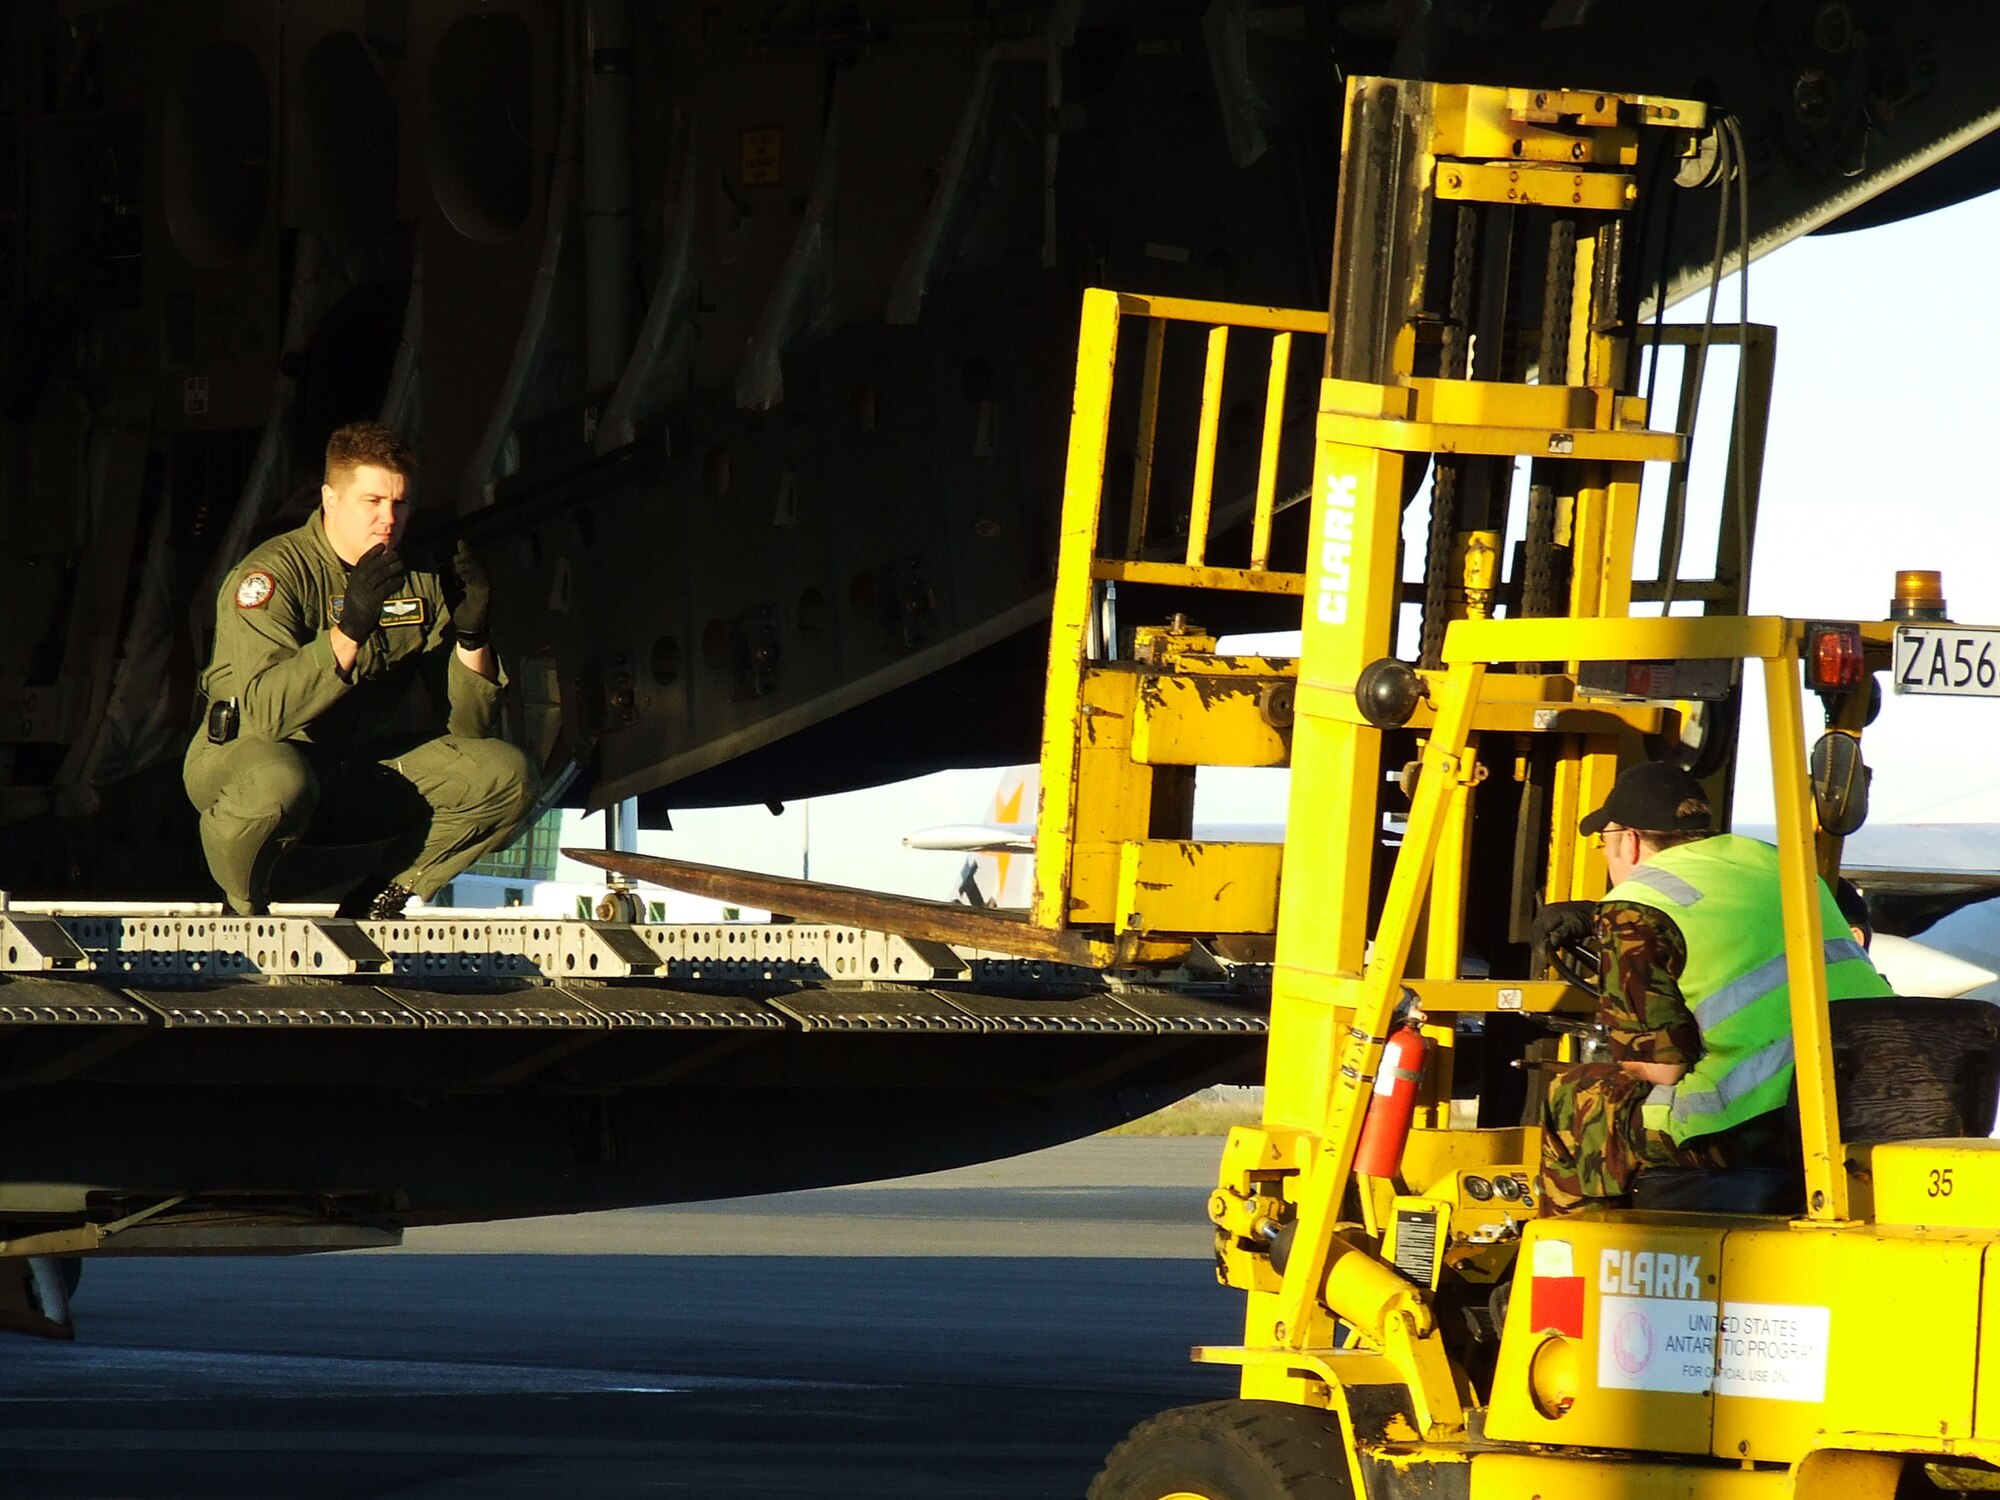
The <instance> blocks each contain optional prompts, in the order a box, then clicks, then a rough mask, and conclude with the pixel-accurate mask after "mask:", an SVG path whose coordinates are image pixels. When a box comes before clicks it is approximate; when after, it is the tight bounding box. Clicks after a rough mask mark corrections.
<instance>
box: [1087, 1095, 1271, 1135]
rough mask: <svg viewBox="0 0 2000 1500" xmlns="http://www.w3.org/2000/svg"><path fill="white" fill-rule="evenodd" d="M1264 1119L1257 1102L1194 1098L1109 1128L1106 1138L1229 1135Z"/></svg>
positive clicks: (1197, 1096)
mask: <svg viewBox="0 0 2000 1500" xmlns="http://www.w3.org/2000/svg"><path fill="white" fill-rule="evenodd" d="M1263 1117H1264V1111H1263V1108H1262V1106H1261V1104H1259V1103H1258V1102H1255V1101H1252V1100H1249V1099H1205V1098H1203V1097H1202V1096H1201V1095H1199V1094H1197V1095H1196V1096H1195V1097H1194V1098H1192V1099H1183V1100H1181V1101H1180V1102H1179V1103H1178V1104H1169V1105H1168V1106H1167V1107H1166V1108H1165V1109H1162V1110H1156V1111H1154V1112H1153V1113H1152V1114H1150V1115H1142V1116H1140V1117H1139V1118H1138V1119H1136V1120H1128V1121H1126V1122H1125V1123H1124V1124H1123V1125H1116V1126H1113V1127H1112V1128H1111V1129H1110V1130H1107V1131H1106V1132H1105V1134H1106V1135H1152V1136H1160V1135H1214V1136H1223V1135H1227V1134H1229V1127H1230V1126H1232V1125H1255V1124H1256V1123H1257V1122H1258V1121H1259V1120H1261V1119H1262V1118H1263Z"/></svg>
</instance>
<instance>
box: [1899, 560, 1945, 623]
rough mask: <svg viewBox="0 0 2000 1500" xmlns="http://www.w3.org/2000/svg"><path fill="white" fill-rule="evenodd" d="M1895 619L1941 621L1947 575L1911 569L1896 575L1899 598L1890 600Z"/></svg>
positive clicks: (1924, 569) (1921, 569) (1922, 569)
mask: <svg viewBox="0 0 2000 1500" xmlns="http://www.w3.org/2000/svg"><path fill="white" fill-rule="evenodd" d="M1889 618H1890V619H1892V620H1942V619H1945V618H1946V615H1945V612H1944V574H1942V573H1939V572H1937V571H1935V570H1934V569H1929V568H1910V569H1905V570H1902V571H1899V572H1898V573H1897V574H1896V597H1895V598H1893V599H1891V600H1890V601H1889Z"/></svg>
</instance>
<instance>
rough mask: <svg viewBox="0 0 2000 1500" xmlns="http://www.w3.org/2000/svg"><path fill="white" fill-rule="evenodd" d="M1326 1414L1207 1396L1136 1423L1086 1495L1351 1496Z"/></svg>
mask: <svg viewBox="0 0 2000 1500" xmlns="http://www.w3.org/2000/svg"><path fill="white" fill-rule="evenodd" d="M1353 1495H1354V1489H1353V1486H1352V1485H1350V1484H1349V1483H1348V1477H1347V1445H1346V1443H1345V1441H1344V1440H1343V1439H1342V1436H1341V1430H1340V1419H1339V1418H1338V1417H1336V1416H1335V1415H1334V1414H1333V1413H1332V1412H1330V1411H1321V1410H1319V1409H1317V1408H1315V1407H1309V1406H1293V1405H1290V1404H1289V1403H1287V1402H1283V1401H1210V1402H1208V1403H1207V1404H1206V1405H1203V1406H1183V1407H1180V1408H1178V1409H1177V1410H1174V1411H1169V1412H1162V1413H1161V1414H1160V1415H1159V1416H1157V1417H1153V1418H1151V1419H1149V1420H1147V1421H1144V1422H1141V1423H1140V1424H1139V1425H1138V1426H1137V1427H1135V1428H1133V1429H1132V1434H1131V1436H1130V1437H1128V1438H1126V1439H1125V1441H1124V1442H1122V1443H1120V1444H1119V1445H1118V1446H1117V1447H1116V1448H1113V1449H1112V1450H1111V1456H1110V1457H1109V1458H1107V1459H1106V1460H1105V1461H1104V1469H1103V1471H1102V1472H1101V1473H1100V1474H1098V1476H1097V1479H1096V1482H1095V1483H1093V1484H1092V1485H1091V1487H1090V1497H1089V1500H1170V1497H1171V1500H1353Z"/></svg>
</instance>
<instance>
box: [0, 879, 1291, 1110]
mask: <svg viewBox="0 0 2000 1500" xmlns="http://www.w3.org/2000/svg"><path fill="white" fill-rule="evenodd" d="M922 904H924V905H930V904H932V903H922ZM960 910H961V911H962V912H964V913H965V915H966V916H968V917H973V918H974V920H975V921H976V920H977V917H978V915H979V914H974V913H971V912H970V911H968V910H966V909H963V908H961V909H960ZM986 920H987V924H988V925H989V926H992V925H995V924H998V923H1001V922H1005V921H1007V919H1006V918H1004V917H996V916H990V915H989V916H987V918H986ZM981 935H984V931H983V929H982V932H981ZM1265 972H1266V971H1265V970H1264V969H1263V968H1262V967H1261V966H1257V965H1240V964H1239V965H1232V964H1229V963H1226V962H1224V961H1222V960H1220V959H1215V958H1212V957H1209V956H1207V955H1205V954H1204V955H1202V956H1201V957H1200V959H1199V961H1198V962H1196V963H1192V964H1190V965H1189V966H1185V967H1183V968H1181V969H1179V970H1175V971H1171V972H1168V973H1165V974H1162V973H1159V972H1157V971H1155V972H1149V973H1147V974H1146V975H1145V976H1144V977H1143V979H1137V978H1128V977H1126V976H1121V975H1120V974H1117V973H1115V972H1109V973H1107V972H1104V971H1099V970H1094V969H1087V968H1084V967H1081V966H1078V965H1073V964H1065V963H1061V962H1058V961H1055V960H1053V959H1051V958H1049V957H1046V956H1043V957H1021V956H1019V955H1017V954H1013V953H997V952H994V951H992V950H989V949H984V948H975V947H971V946H968V945H965V944H962V943H961V944H952V943H948V942H945V941H942V940H940V939H939V938H936V937H931V936H922V935H920V936H917V937H914V938H906V937H902V936H897V935H893V934H889V933H884V932H880V931H873V930H869V929H866V928H862V927H856V926H849V925H839V924H830V923H819V922H783V921H780V922H772V923H759V924H752V923H723V924H714V925H706V926H665V925H630V926H628V925H624V924H618V923H606V922H588V921H579V920H574V919H546V918H523V917H517V916H512V915H487V914H480V913H458V912H449V911H443V912H436V913H427V914H425V915H424V916H421V917H413V918H409V919H405V920H399V921H394V922H352V921H346V920H343V919H338V918H334V917H329V916H321V915H274V916H266V917H254V918H243V917H229V916H222V915H217V914H214V913H212V912H207V911H201V910H198V909H188V908H181V909H171V910H169V909H161V910H132V909H114V908H103V907H90V906H84V905H64V906H52V907H48V908H46V909H22V908H20V907H9V908H8V909H6V910H5V911H4V912H0V1025H6V1026H8V1027H12V1028H68V1029H83V1028H93V1029H94V1028H133V1027H137V1028H163V1029H174V1028H185V1029H190V1030H197V1029H258V1028H284V1029H295V1030H304V1031H313V1030H341V1031H367V1030H377V1031H436V1030H487V1031H560V1030H576V1029H585V1030H604V1031H620V1030H637V1031H655V1032H657V1031H662V1030H666V1031H690V1032H703V1031H709V1032H760V1031H791V1032H798V1033H816V1032H847V1033H855V1032H860V1033H898V1032H926V1033H956V1034H967V1035H981V1034H989V1033H1002V1032H1012V1033H1036V1032H1049V1033H1061V1034H1069V1035H1079V1034H1102V1035H1107V1036H1146V1035H1161V1034H1177V1035H1187V1034H1189V1033H1210V1034H1217V1035H1223V1034H1229V1035H1238V1036H1243V1037H1256V1036H1261V1035H1262V1033H1263V1030H1264V1024H1265V1021H1264V1017H1265V994H1266V987H1265V980H1264V975H1265ZM15 1050H18V1049H15ZM5 1073H6V1070H5V1069H4V1068H0V1078H4V1077H5Z"/></svg>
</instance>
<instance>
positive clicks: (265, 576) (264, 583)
mask: <svg viewBox="0 0 2000 1500" xmlns="http://www.w3.org/2000/svg"><path fill="white" fill-rule="evenodd" d="M277 591H278V580H277V579H275V578H273V577H272V576H271V575H270V574H269V573H266V572H265V571H264V570H263V569H262V568H253V569H252V570H251V571H250V572H248V573H245V574H244V575H243V581H242V582H241V583H239V584H237V585H236V607H237V608H238V609H262V608H263V607H264V606H265V605H267V604H269V603H270V602H271V596H272V595H273V594H275V593H276V592H277Z"/></svg>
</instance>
